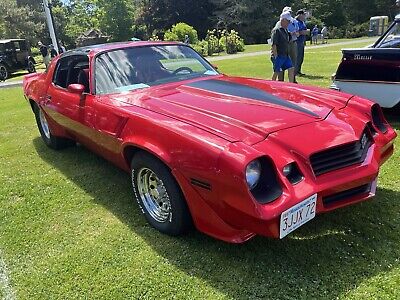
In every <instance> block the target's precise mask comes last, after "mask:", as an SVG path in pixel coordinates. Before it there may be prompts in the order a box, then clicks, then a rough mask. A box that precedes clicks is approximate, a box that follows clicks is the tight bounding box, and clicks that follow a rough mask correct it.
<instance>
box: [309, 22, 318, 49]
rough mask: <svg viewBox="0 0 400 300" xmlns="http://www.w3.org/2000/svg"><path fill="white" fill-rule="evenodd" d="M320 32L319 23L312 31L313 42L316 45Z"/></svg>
mask: <svg viewBox="0 0 400 300" xmlns="http://www.w3.org/2000/svg"><path fill="white" fill-rule="evenodd" d="M318 33H319V29H318V25H315V26H314V28H313V30H312V31H311V38H312V43H313V44H315V45H316V44H317V42H318Z"/></svg>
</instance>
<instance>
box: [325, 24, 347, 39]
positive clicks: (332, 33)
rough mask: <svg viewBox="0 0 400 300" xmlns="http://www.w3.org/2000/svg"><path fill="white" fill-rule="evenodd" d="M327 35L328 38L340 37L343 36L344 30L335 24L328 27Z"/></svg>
mask: <svg viewBox="0 0 400 300" xmlns="http://www.w3.org/2000/svg"><path fill="white" fill-rule="evenodd" d="M328 36H329V38H330V39H341V38H343V37H344V30H343V29H340V28H337V27H335V26H333V27H330V28H328Z"/></svg>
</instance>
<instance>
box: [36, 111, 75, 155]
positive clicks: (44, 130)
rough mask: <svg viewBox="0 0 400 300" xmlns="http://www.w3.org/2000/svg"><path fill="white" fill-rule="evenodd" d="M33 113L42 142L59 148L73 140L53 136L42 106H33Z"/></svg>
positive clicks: (71, 142) (66, 145)
mask: <svg viewBox="0 0 400 300" xmlns="http://www.w3.org/2000/svg"><path fill="white" fill-rule="evenodd" d="M34 113H35V118H36V123H37V126H38V129H39V132H40V135H41V137H42V140H43V141H44V143H45V144H46V145H47V146H48V147H49V148H52V149H55V150H59V149H63V148H66V147H68V146H71V145H72V144H73V141H71V140H69V139H65V138H61V137H56V136H54V135H53V134H52V133H51V131H50V127H49V123H48V122H47V117H46V115H45V113H44V111H43V109H42V108H40V107H39V106H38V105H35V106H34Z"/></svg>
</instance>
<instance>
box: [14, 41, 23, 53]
mask: <svg viewBox="0 0 400 300" xmlns="http://www.w3.org/2000/svg"><path fill="white" fill-rule="evenodd" d="M14 49H15V51H21V49H20V47H19V42H14Z"/></svg>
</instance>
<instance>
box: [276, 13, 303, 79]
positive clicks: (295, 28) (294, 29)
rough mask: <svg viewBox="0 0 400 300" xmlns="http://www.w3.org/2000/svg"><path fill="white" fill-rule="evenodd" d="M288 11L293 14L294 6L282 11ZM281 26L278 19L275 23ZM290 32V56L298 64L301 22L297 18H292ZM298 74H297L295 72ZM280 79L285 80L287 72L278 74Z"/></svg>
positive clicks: (293, 62) (294, 63)
mask: <svg viewBox="0 0 400 300" xmlns="http://www.w3.org/2000/svg"><path fill="white" fill-rule="evenodd" d="M285 12H288V13H290V15H292V8H291V7H289V6H286V7H284V8H283V10H282V13H285ZM279 26H280V21H278V22H277V23H276V25H275V27H279ZM287 30H288V32H289V33H290V41H289V57H290V60H291V61H292V65H293V66H296V61H297V42H296V41H297V37H298V36H299V24H298V22H297V20H296V19H294V18H293V19H292V21H291V22H290V24H289V26H288V28H287ZM295 75H296V74H295ZM278 80H279V81H284V80H285V72H281V73H279V75H278ZM294 82H296V77H295V79H294Z"/></svg>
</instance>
